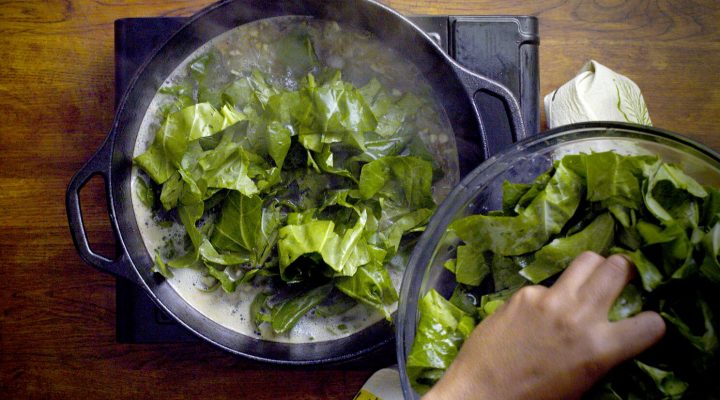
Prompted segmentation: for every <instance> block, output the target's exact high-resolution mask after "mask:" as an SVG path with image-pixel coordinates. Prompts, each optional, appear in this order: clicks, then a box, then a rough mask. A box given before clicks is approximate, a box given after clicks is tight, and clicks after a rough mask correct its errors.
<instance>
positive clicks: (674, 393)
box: [635, 360, 688, 400]
mask: <svg viewBox="0 0 720 400" xmlns="http://www.w3.org/2000/svg"><path fill="white" fill-rule="evenodd" d="M635 365H637V366H638V368H640V369H641V370H642V371H643V372H644V373H645V374H646V375H647V376H649V377H650V378H652V380H653V382H655V385H656V387H657V389H658V390H659V391H660V393H662V394H664V395H665V396H666V397H664V398H665V399H673V400H674V399H680V398H682V396H683V394H684V393H685V391H686V390H687V389H688V384H687V383H686V382H684V381H682V380H680V379H679V378H678V377H676V376H675V374H674V373H673V372H671V371H665V370H662V369H660V368H655V367H651V366H649V365H647V364H644V363H642V362H640V361H637V360H635Z"/></svg>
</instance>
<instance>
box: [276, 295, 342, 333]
mask: <svg viewBox="0 0 720 400" xmlns="http://www.w3.org/2000/svg"><path fill="white" fill-rule="evenodd" d="M332 288H333V285H332V284H326V285H322V286H318V287H316V288H314V289H311V290H309V291H307V292H305V293H301V294H300V295H297V296H295V297H293V298H291V299H289V300H287V301H285V302H283V303H282V304H280V305H279V306H276V307H274V308H273V309H272V323H271V326H272V329H273V331H275V333H284V332H287V331H288V330H290V329H291V328H292V327H293V326H295V324H296V323H297V322H298V321H299V320H300V317H302V316H303V315H305V313H307V312H308V311H310V309H311V308H313V307H315V306H316V305H318V304H320V302H322V301H323V300H325V298H326V297H327V296H328V295H329V294H330V291H331V290H332Z"/></svg>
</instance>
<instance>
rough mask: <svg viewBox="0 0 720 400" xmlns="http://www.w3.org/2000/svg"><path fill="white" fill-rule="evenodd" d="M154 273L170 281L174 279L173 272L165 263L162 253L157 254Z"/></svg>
mask: <svg viewBox="0 0 720 400" xmlns="http://www.w3.org/2000/svg"><path fill="white" fill-rule="evenodd" d="M152 271H153V272H157V273H158V274H160V275H162V276H164V277H165V278H168V279H169V278H172V277H173V273H172V271H170V269H168V267H167V264H165V261H163V259H162V257H161V256H160V253H158V252H157V251H156V252H155V264H154V265H153V267H152Z"/></svg>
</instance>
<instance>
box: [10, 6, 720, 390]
mask: <svg viewBox="0 0 720 400" xmlns="http://www.w3.org/2000/svg"><path fill="white" fill-rule="evenodd" d="M209 3H210V2H209V1H207V0H204V1H174V2H166V1H161V0H146V1H125V2H117V1H87V0H78V1H70V0H67V1H46V2H38V1H35V2H21V1H0V50H1V51H0V60H1V61H0V139H1V140H0V189H1V190H0V227H1V228H2V232H1V234H0V260H1V261H2V263H3V264H2V269H1V270H0V271H2V273H1V274H0V397H2V398H43V399H53V398H58V399H64V398H74V399H76V398H81V399H90V398H111V397H112V398H133V399H134V398H148V397H150V396H153V397H158V398H200V397H203V398H233V399H244V398H252V399H280V398H305V399H349V398H352V396H353V395H354V393H355V392H356V391H357V390H358V388H359V387H360V386H361V385H362V383H363V382H364V380H365V379H366V378H367V377H368V376H369V375H370V374H371V373H372V370H370V369H339V368H336V369H326V370H307V369H287V368H286V369H277V368H274V367H271V366H267V365H258V364H254V363H251V362H248V361H245V360H242V359H239V358H236V357H233V356H230V355H228V354H226V353H224V352H222V351H220V350H217V349H215V348H214V347H212V346H210V345H207V344H203V343H197V344H168V345H126V344H118V343H116V342H115V320H114V316H115V299H114V279H113V278H111V277H109V276H107V275H104V274H102V273H99V272H97V271H95V270H94V269H92V268H91V267H89V266H87V265H86V264H84V263H83V262H82V261H81V260H80V258H79V257H78V255H77V254H76V252H75V249H74V248H73V245H72V241H71V239H70V235H69V230H68V228H67V219H66V215H65V208H64V195H65V188H66V185H67V183H68V181H69V180H70V177H71V176H72V174H73V173H74V172H75V171H76V170H78V169H79V168H80V166H82V164H83V163H84V162H85V161H86V160H87V159H88V158H89V157H90V156H91V155H92V154H93V152H94V151H95V149H97V147H98V146H99V145H100V144H101V143H102V141H103V139H104V138H105V135H106V133H107V131H108V130H109V128H110V125H111V122H112V118H113V97H114V92H113V90H114V85H113V76H114V75H113V21H114V20H115V19H117V18H123V17H139V16H161V15H166V16H179V15H190V14H192V13H193V12H195V11H197V10H198V9H200V8H202V7H203V6H205V5H207V4H209ZM387 3H388V4H389V5H391V6H393V7H395V8H397V9H398V10H400V11H401V12H403V13H406V14H529V15H535V16H537V17H539V19H540V27H541V46H540V57H541V59H540V69H541V94H543V95H544V94H546V93H548V92H549V91H551V90H553V89H554V88H556V87H557V86H559V85H561V84H562V83H564V82H565V81H567V80H568V79H570V78H571V77H572V76H573V75H574V74H575V73H576V71H577V70H578V69H579V68H580V66H581V65H582V64H583V62H584V61H585V60H588V59H591V58H592V59H596V60H598V61H600V62H601V63H604V64H606V65H607V66H609V67H610V68H613V69H615V70H616V71H618V72H621V73H623V74H625V75H627V76H629V77H630V78H631V79H633V80H634V81H635V82H637V83H638V85H639V86H640V87H641V88H642V90H643V92H644V94H645V98H646V100H647V102H648V105H649V109H650V114H651V117H652V119H653V122H654V124H655V125H656V126H659V127H664V128H667V129H670V130H674V131H677V132H681V133H684V134H686V135H688V136H690V137H692V138H694V139H696V140H699V141H701V142H704V143H706V144H708V145H709V146H711V147H713V148H714V149H716V150H720V135H718V133H717V128H716V125H717V123H718V122H720V121H719V120H718V119H719V118H718V115H720V80H718V78H719V76H718V65H719V64H720V24H718V22H717V21H719V20H720V3H718V2H717V1H715V0H705V1H687V0H628V1H620V0H595V1H590V0H572V1H571V0H567V1H562V0H552V1H532V2H529V1H525V0H512V1H490V0H444V1H427V0H393V1H388V2H387ZM104 196H105V195H104V192H103V189H102V185H101V184H100V182H93V184H91V185H89V186H88V187H87V188H86V190H84V192H83V195H82V201H83V204H84V210H85V216H86V225H87V229H88V232H89V235H90V236H91V238H92V242H93V245H94V246H95V248H97V249H99V250H100V251H101V252H105V253H109V254H112V252H113V239H112V234H111V233H110V231H109V228H108V222H107V211H106V208H105V197H104Z"/></svg>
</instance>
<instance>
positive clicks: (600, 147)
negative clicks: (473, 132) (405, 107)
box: [396, 122, 720, 399]
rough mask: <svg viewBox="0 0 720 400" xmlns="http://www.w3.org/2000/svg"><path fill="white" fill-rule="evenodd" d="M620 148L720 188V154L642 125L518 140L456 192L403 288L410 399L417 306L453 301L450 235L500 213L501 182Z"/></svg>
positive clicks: (405, 384) (400, 320) (401, 359)
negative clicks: (465, 223)
mask: <svg viewBox="0 0 720 400" xmlns="http://www.w3.org/2000/svg"><path fill="white" fill-rule="evenodd" d="M608 150H614V151H616V152H618V153H620V154H626V155H639V154H646V155H658V156H660V158H661V159H662V160H663V161H665V162H670V163H674V164H677V165H679V166H681V167H682V169H683V170H684V171H685V172H686V173H687V174H689V175H690V176H692V177H693V178H695V179H696V180H698V181H699V182H700V183H701V184H704V185H713V186H720V154H718V153H717V152H715V151H714V150H711V149H710V148H708V147H706V146H704V145H701V144H699V143H697V142H695V141H692V140H690V139H688V138H685V137H683V136H681V135H678V134H675V133H672V132H668V131H664V130H660V129H656V128H651V127H645V126H639V125H632V124H624V123H610V122H592V123H581V124H575V125H568V126H563V127H560V128H557V129H554V130H551V131H548V132H546V133H543V134H541V135H538V136H535V137H531V138H528V139H526V140H524V141H522V142H518V143H516V144H515V145H513V146H512V147H511V148H508V149H506V150H504V151H502V152H501V153H499V154H497V155H496V156H494V157H492V158H490V159H488V160H487V161H485V162H484V163H482V164H481V165H480V166H478V167H477V168H476V169H475V170H473V171H472V172H471V173H470V174H468V175H467V176H466V177H465V178H464V179H463V180H462V182H460V184H459V185H458V186H457V187H455V188H454V189H453V191H452V192H451V193H450V195H448V197H447V198H446V199H445V201H444V202H443V203H442V204H441V205H440V207H439V208H438V210H437V212H436V213H435V215H434V216H433V218H432V219H431V220H430V223H429V225H428V227H427V229H426V230H425V233H424V234H423V235H422V237H421V238H420V240H419V242H418V244H417V246H416V247H415V249H414V251H413V253H412V255H411V256H410V259H409V261H408V266H407V269H406V271H405V275H404V277H403V281H402V288H401V290H400V304H399V306H398V313H397V320H396V325H397V333H396V339H397V358H398V364H399V368H400V378H401V383H402V389H403V393H404V395H405V398H406V399H416V398H418V397H419V395H418V393H416V392H415V391H414V390H413V389H412V387H411V386H410V381H409V379H408V375H407V373H406V360H407V356H408V354H410V349H411V348H412V345H413V341H414V339H415V329H416V327H417V323H418V320H419V315H418V310H417V308H418V301H419V299H421V298H422V297H423V296H424V295H425V293H427V292H428V291H429V290H430V289H433V288H434V289H435V290H437V291H438V292H439V293H440V294H442V295H443V296H445V297H446V298H448V297H449V296H450V294H451V293H452V290H453V289H454V288H455V285H456V284H455V280H454V277H453V276H452V274H451V273H450V272H448V271H447V270H446V269H445V268H444V267H443V263H444V262H445V261H446V260H447V259H448V258H449V257H450V250H451V249H452V248H454V247H455V246H456V245H457V243H458V242H457V239H453V238H451V237H450V235H446V231H447V227H448V226H449V225H450V224H451V223H452V222H453V221H454V220H455V219H458V218H462V217H464V216H467V215H471V214H478V213H483V214H484V213H487V212H488V211H491V210H498V209H501V208H502V206H501V204H502V203H501V201H502V183H503V181H504V180H506V179H507V180H508V181H510V182H513V183H530V182H532V181H534V179H535V177H536V176H538V175H539V174H541V173H542V172H544V171H546V170H547V169H548V168H550V166H551V165H552V163H553V161H554V160H557V159H560V158H562V157H563V156H564V155H566V154H575V153H590V152H593V151H594V152H601V151H608Z"/></svg>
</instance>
